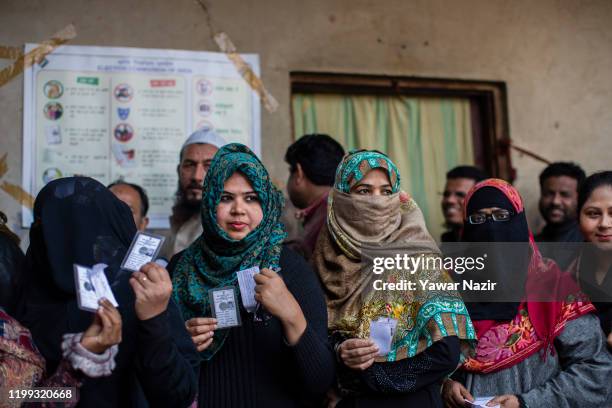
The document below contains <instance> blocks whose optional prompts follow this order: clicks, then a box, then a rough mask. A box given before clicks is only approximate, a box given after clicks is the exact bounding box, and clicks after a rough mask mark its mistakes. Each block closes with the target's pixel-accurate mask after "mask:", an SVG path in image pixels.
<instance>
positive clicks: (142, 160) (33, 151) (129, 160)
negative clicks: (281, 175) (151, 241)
mask: <svg viewBox="0 0 612 408" xmlns="http://www.w3.org/2000/svg"><path fill="white" fill-rule="evenodd" d="M35 46H36V45H35V44H28V45H27V46H26V50H25V51H26V52H28V51H30V50H31V49H33V48H34V47H35ZM242 57H243V58H244V60H245V61H246V62H247V63H248V64H249V65H250V66H251V68H252V69H253V71H254V72H255V73H256V74H257V75H259V58H258V56H257V55H252V54H246V55H242ZM24 76H25V80H24V117H23V119H24V124H23V131H24V138H23V140H24V149H23V159H24V160H23V188H24V190H25V191H27V192H28V193H30V194H32V195H33V196H35V195H36V194H38V192H39V191H40V189H41V188H43V187H44V185H45V184H46V183H48V182H49V181H51V180H54V179H56V178H59V177H67V176H73V175H84V176H89V177H93V178H95V179H96V180H98V181H100V182H101V183H102V184H104V185H107V184H109V183H110V182H112V181H115V180H118V179H120V178H122V179H124V180H125V181H127V182H131V183H136V184H139V185H141V186H142V187H144V188H145V189H146V191H147V193H148V195H149V200H150V210H149V218H150V220H151V223H150V227H152V228H167V227H168V215H169V214H170V212H171V207H172V204H173V201H174V193H175V191H176V188H177V173H176V167H177V165H178V161H179V151H180V148H181V145H182V143H183V141H184V140H185V139H186V138H187V136H188V135H189V134H190V133H191V132H193V131H194V130H196V129H200V128H212V129H214V130H215V131H216V132H217V133H218V134H219V135H221V136H223V137H224V138H225V139H226V140H228V141H230V142H240V143H244V144H246V145H248V146H249V147H251V148H252V149H253V150H254V151H255V152H256V153H257V154H260V143H261V142H260V140H261V138H260V105H259V99H258V97H257V95H256V94H255V93H254V92H253V91H252V89H251V88H250V87H249V85H248V84H247V83H246V82H245V81H244V80H243V79H242V77H241V76H240V74H239V72H238V71H237V70H236V68H235V67H234V65H233V64H232V63H231V61H230V60H229V59H228V58H227V56H226V55H225V54H223V53H214V52H194V51H176V50H156V49H139V48H109V47H85V46H63V47H60V48H58V49H57V50H56V51H54V52H53V53H52V54H50V55H48V56H47V57H46V58H45V60H43V61H42V62H41V63H40V64H35V65H34V66H32V67H30V68H28V69H27V70H26V71H25V75H24ZM31 221H32V213H31V210H29V209H27V208H24V209H23V217H22V224H23V226H24V227H27V226H29V225H30V223H31Z"/></svg>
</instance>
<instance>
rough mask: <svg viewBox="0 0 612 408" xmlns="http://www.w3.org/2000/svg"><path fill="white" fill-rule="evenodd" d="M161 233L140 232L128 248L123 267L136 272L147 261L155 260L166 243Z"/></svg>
mask: <svg viewBox="0 0 612 408" xmlns="http://www.w3.org/2000/svg"><path fill="white" fill-rule="evenodd" d="M164 239H165V238H164V237H162V236H161V235H155V234H149V233H145V232H140V231H139V232H138V233H137V234H136V236H135V237H134V239H133V240H132V245H130V249H129V250H128V252H127V254H126V255H125V258H124V259H123V262H122V263H121V268H123V269H127V270H128V271H132V272H136V271H137V270H139V269H140V267H141V266H142V265H144V264H146V263H147V262H153V261H154V260H155V258H156V257H157V254H158V253H159V250H160V249H161V247H162V244H163V243H164Z"/></svg>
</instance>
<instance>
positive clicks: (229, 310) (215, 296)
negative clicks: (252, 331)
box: [209, 287, 240, 329]
mask: <svg viewBox="0 0 612 408" xmlns="http://www.w3.org/2000/svg"><path fill="white" fill-rule="evenodd" d="M209 296H210V303H211V308H212V314H213V317H214V318H216V319H217V328H219V329H223V328H227V327H234V326H240V315H239V314H238V305H237V304H236V292H235V290H234V288H233V287H225V288H219V289H211V290H210V293H209Z"/></svg>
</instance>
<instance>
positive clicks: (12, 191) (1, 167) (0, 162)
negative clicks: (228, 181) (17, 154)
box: [0, 153, 34, 209]
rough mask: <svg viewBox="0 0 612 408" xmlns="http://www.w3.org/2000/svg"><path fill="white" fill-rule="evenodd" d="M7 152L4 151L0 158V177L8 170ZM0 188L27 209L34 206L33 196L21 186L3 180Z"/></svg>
mask: <svg viewBox="0 0 612 408" xmlns="http://www.w3.org/2000/svg"><path fill="white" fill-rule="evenodd" d="M7 155H8V153H4V156H2V158H0V178H2V177H4V175H5V174H6V173H7V172H8V164H7V162H6V158H7ZM0 189H2V190H4V191H5V192H6V193H7V194H8V195H10V196H11V197H13V198H14V199H15V200H17V201H19V203H20V204H21V205H24V206H26V207H28V208H29V209H32V208H34V197H32V196H31V195H30V194H29V193H28V192H26V191H24V190H23V189H22V188H21V187H19V186H17V185H15V184H11V183H9V182H7V181H4V182H3V183H2V185H0Z"/></svg>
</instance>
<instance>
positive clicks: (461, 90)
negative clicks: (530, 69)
mask: <svg viewBox="0 0 612 408" xmlns="http://www.w3.org/2000/svg"><path fill="white" fill-rule="evenodd" d="M289 75H290V81H291V93H292V94H294V93H334V94H356V95H359V94H367V95H372V94H376V95H401V96H438V97H461V98H469V99H470V100H473V101H475V102H476V103H477V104H478V106H479V108H480V109H479V110H480V112H481V115H480V117H481V124H480V126H481V133H482V147H483V150H484V157H485V158H486V160H485V163H484V165H485V168H486V170H487V172H488V173H489V174H490V175H491V176H492V177H499V178H502V179H505V180H509V181H511V182H512V181H513V180H514V177H515V171H514V169H513V168H512V162H511V158H510V149H509V146H510V129H509V123H508V122H509V121H508V96H507V91H506V83H505V82H501V81H472V80H463V79H443V78H423V77H410V76H406V77H401V76H393V77H391V76H383V75H363V74H338V73H323V72H303V71H297V72H290V74H289ZM292 113H293V112H292ZM291 118H292V121H293V114H292V116H291Z"/></svg>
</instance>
